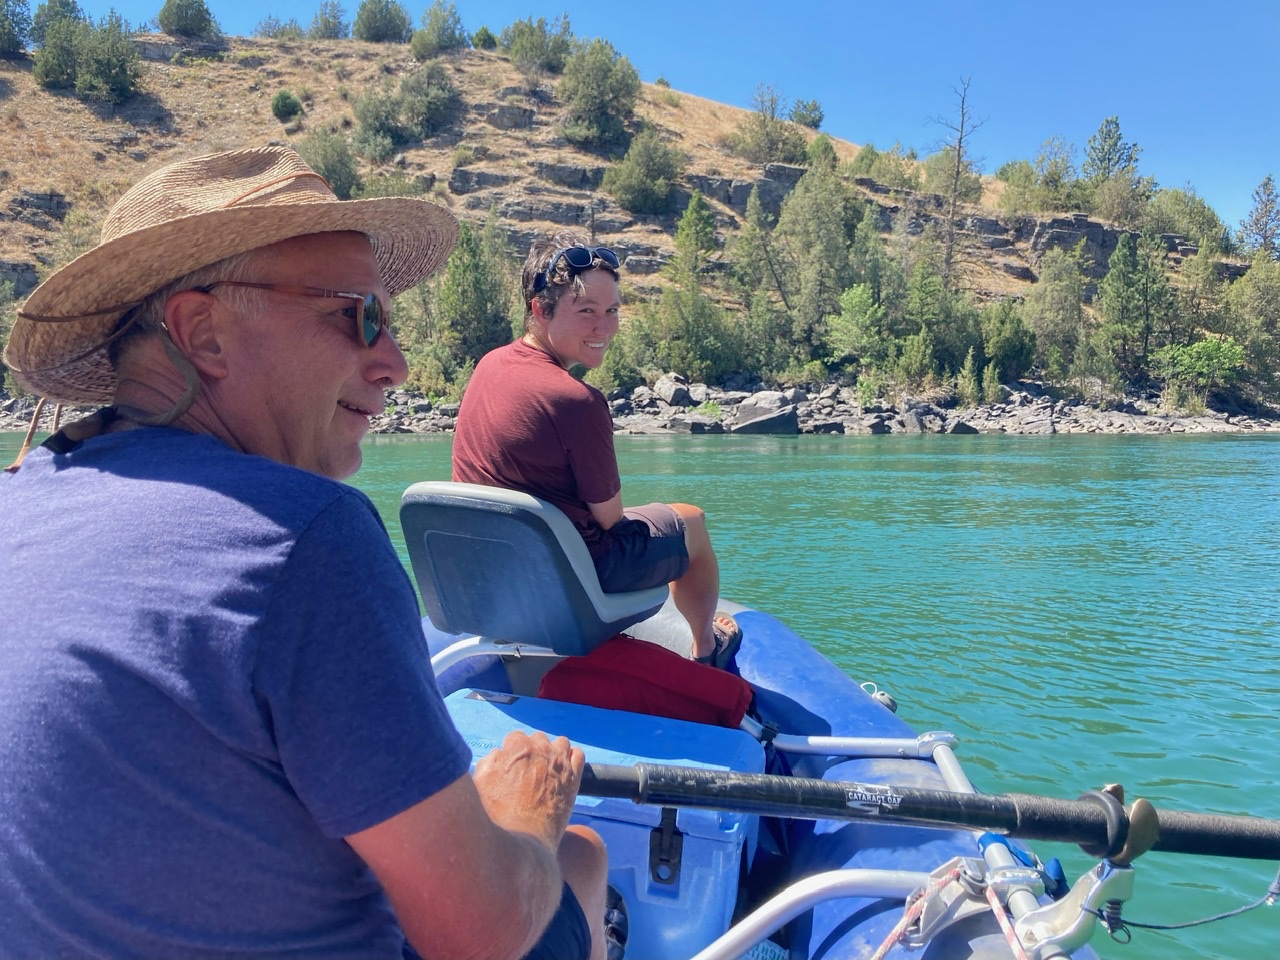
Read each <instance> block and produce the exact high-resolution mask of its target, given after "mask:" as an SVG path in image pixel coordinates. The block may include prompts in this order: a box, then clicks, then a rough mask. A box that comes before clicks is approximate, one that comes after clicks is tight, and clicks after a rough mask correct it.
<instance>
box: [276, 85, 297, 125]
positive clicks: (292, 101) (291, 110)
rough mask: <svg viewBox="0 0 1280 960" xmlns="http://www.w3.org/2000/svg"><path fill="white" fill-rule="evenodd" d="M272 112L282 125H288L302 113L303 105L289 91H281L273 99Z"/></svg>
mask: <svg viewBox="0 0 1280 960" xmlns="http://www.w3.org/2000/svg"><path fill="white" fill-rule="evenodd" d="M271 112H272V113H273V114H275V118H276V119H277V120H279V121H280V122H281V123H288V122H289V121H290V120H292V119H293V118H294V117H296V116H297V115H298V114H300V113H301V112H302V103H301V101H299V100H298V98H297V97H295V96H294V95H293V94H292V93H290V92H289V91H288V90H281V91H280V92H279V93H277V94H276V95H275V96H274V97H272V98H271Z"/></svg>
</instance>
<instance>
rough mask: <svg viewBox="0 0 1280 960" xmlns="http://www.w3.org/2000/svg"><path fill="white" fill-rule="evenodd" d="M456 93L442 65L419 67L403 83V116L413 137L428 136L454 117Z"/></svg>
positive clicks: (401, 111) (401, 100) (401, 99)
mask: <svg viewBox="0 0 1280 960" xmlns="http://www.w3.org/2000/svg"><path fill="white" fill-rule="evenodd" d="M456 105H457V91H456V90H455V89H454V86H453V83H452V81H450V79H449V73H448V71H447V70H446V69H445V68H444V66H442V65H441V64H439V63H428V64H426V65H424V66H422V67H419V68H418V69H417V70H416V71H414V72H413V73H411V74H409V76H407V77H405V78H404V79H403V80H401V81H400V116H401V120H402V123H403V125H404V127H405V128H407V129H408V130H409V131H410V133H411V134H413V135H415V136H418V137H423V138H425V137H429V136H431V135H432V134H435V133H437V132H438V131H439V130H440V129H441V128H443V127H444V126H445V125H446V124H447V123H448V122H449V120H450V119H452V117H453V113H454V108H455V107H456Z"/></svg>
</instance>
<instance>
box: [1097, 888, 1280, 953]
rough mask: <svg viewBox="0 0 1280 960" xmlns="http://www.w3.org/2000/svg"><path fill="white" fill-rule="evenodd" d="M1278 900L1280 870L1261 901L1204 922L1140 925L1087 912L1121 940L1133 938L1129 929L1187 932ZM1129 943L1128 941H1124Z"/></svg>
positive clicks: (1099, 912)
mask: <svg viewBox="0 0 1280 960" xmlns="http://www.w3.org/2000/svg"><path fill="white" fill-rule="evenodd" d="M1277 898H1280V870H1277V871H1276V878H1275V879H1274V880H1272V881H1271V885H1270V886H1269V887H1268V888H1267V894H1266V896H1264V897H1263V898H1262V899H1261V900H1258V901H1256V902H1255V903H1246V904H1245V905H1244V906H1242V907H1236V908H1235V909H1234V910H1228V911H1227V912H1226V913H1219V914H1215V915H1214V916H1212V917H1205V918H1204V919H1202V920H1188V921H1187V922H1186V923H1138V922H1137V921H1136V920H1133V921H1129V920H1122V919H1120V917H1119V916H1118V915H1115V914H1108V912H1107V911H1106V910H1105V909H1103V910H1086V911H1085V912H1086V913H1092V914H1093V915H1094V916H1095V917H1097V918H1098V919H1099V920H1101V921H1102V925H1103V926H1104V927H1106V928H1107V932H1108V933H1110V934H1111V939H1113V940H1117V939H1119V938H1118V937H1117V936H1116V934H1117V933H1124V934H1127V935H1128V936H1130V937H1132V934H1130V933H1129V928H1130V927H1133V928H1135V929H1138V930H1185V929H1187V928H1188V927H1200V926H1203V925H1204V924H1206V923H1216V922H1217V921H1219V920H1227V919H1229V918H1230V917H1238V916H1240V914H1242V913H1248V912H1249V911H1250V910H1257V909H1258V907H1263V906H1266V907H1269V906H1272V905H1273V904H1274V903H1275V902H1276V900H1277ZM1122 942H1125V943H1127V942H1128V941H1127V940H1125V941H1122Z"/></svg>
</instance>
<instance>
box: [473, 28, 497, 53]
mask: <svg viewBox="0 0 1280 960" xmlns="http://www.w3.org/2000/svg"><path fill="white" fill-rule="evenodd" d="M471 45H472V46H473V47H475V48H476V49H477V50H496V49H497V48H498V38H497V37H495V36H494V35H493V31H492V30H490V29H489V28H488V27H481V28H480V29H479V30H477V31H476V32H475V33H473V34H472V35H471Z"/></svg>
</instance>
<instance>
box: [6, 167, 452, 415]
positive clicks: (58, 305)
mask: <svg viewBox="0 0 1280 960" xmlns="http://www.w3.org/2000/svg"><path fill="white" fill-rule="evenodd" d="M334 231H353V232H356V233H363V234H365V235H367V236H368V237H369V240H370V242H371V243H372V245H373V254H374V256H375V257H376V258H377V261H378V266H379V267H380V269H381V271H382V282H383V283H384V284H385V285H386V287H387V290H388V292H389V293H390V294H391V295H392V296H395V295H396V294H397V293H400V292H402V291H404V290H407V289H409V288H410V287H412V286H414V285H415V284H418V283H420V282H422V281H423V280H424V279H426V277H428V276H429V275H430V274H431V273H432V272H433V271H435V270H436V269H437V268H439V267H440V266H441V264H443V263H444V261H445V259H446V258H447V257H448V256H449V252H450V251H451V250H452V249H453V246H454V244H455V243H456V242H457V239H458V223H457V221H456V220H455V219H454V218H453V214H451V213H449V211H447V210H446V209H444V208H443V207H441V206H439V205H437V204H434V203H430V202H428V201H426V200H418V199H412V198H408V197H379V198H376V199H371V200H339V199H338V198H337V197H335V196H334V194H333V191H332V190H330V189H329V185H328V183H326V182H325V180H324V178H323V177H321V176H320V175H319V174H318V173H315V172H314V171H312V170H311V169H310V168H309V167H308V166H307V165H306V163H304V162H303V160H302V158H301V157H299V156H298V154H297V153H295V152H294V151H293V150H291V149H289V148H288V147H259V148H254V149H248V150H235V151H232V152H229V153H217V154H212V155H210V156H205V157H195V158H193V159H190V160H181V161H179V162H177V163H173V164H170V165H169V166H167V167H162V168H161V169H159V170H156V171H155V172H153V173H150V174H148V175H147V176H145V177H143V178H142V179H141V180H139V181H138V183H137V184H135V185H134V187H133V188H132V189H130V190H129V191H128V192H127V193H126V194H125V195H124V196H123V197H121V198H120V199H119V200H118V201H117V202H116V204H115V206H114V207H112V208H111V213H110V214H108V216H107V220H106V222H105V223H104V224H103V227H102V239H101V241H100V242H99V243H98V245H97V246H96V247H94V248H93V249H92V250H90V251H89V252H88V253H85V254H83V255H81V256H79V257H77V258H76V259H75V260H73V261H71V263H68V264H67V265H66V266H64V267H62V268H61V269H59V270H58V271H57V272H55V273H54V274H53V275H52V276H50V277H49V278H48V279H47V280H45V282H44V283H42V284H40V286H39V287H37V288H36V289H35V290H34V291H33V292H32V294H31V296H30V297H28V298H27V301H26V302H25V303H24V304H23V305H22V307H21V308H20V309H19V310H18V316H17V320H16V321H15V322H14V325H13V331H12V333H11V334H10V336H9V343H8V346H7V347H6V348H5V352H4V362H5V364H6V365H7V366H8V367H9V369H10V370H12V371H13V373H14V376H15V377H16V379H17V380H18V382H20V383H21V384H23V386H25V387H26V388H27V389H29V390H31V391H33V392H34V393H37V394H40V395H42V396H45V397H48V398H49V399H51V400H58V401H62V402H66V403H78V404H92V403H110V402H111V401H112V399H113V396H114V393H115V385H116V376H115V371H114V370H112V369H111V367H110V365H109V364H108V362H107V351H106V345H107V343H108V341H109V340H110V339H111V335H112V332H113V330H114V328H115V326H116V323H117V321H118V320H119V319H120V318H121V317H122V316H123V315H124V314H125V313H127V312H128V311H129V310H130V309H132V308H133V307H134V306H136V305H137V303H138V302H139V301H141V300H143V299H144V298H145V297H147V296H148V295H149V294H151V293H154V292H155V291H156V290H159V289H160V288H161V287H163V286H164V285H165V284H167V283H169V282H171V281H173V280H176V279H177V278H178V277H181V276H183V275H184V274H187V273H190V272H192V271H193V270H198V269H199V268H200V267H204V266H208V265H209V264H211V263H215V262H217V261H218V260H222V259H224V258H226V257H231V256H234V255H236V254H238V253H244V252H245V251H247V250H253V249H255V248H257V247H264V246H267V245H269V244H273V243H279V242H280V241H281V240H287V239H289V238H290V237H299V236H305V235H308V234H313V233H329V232H334Z"/></svg>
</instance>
